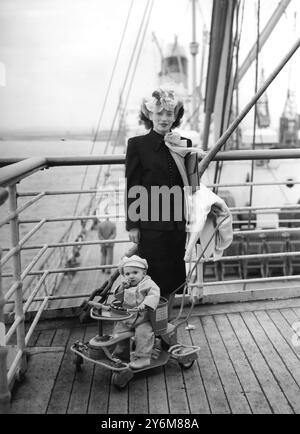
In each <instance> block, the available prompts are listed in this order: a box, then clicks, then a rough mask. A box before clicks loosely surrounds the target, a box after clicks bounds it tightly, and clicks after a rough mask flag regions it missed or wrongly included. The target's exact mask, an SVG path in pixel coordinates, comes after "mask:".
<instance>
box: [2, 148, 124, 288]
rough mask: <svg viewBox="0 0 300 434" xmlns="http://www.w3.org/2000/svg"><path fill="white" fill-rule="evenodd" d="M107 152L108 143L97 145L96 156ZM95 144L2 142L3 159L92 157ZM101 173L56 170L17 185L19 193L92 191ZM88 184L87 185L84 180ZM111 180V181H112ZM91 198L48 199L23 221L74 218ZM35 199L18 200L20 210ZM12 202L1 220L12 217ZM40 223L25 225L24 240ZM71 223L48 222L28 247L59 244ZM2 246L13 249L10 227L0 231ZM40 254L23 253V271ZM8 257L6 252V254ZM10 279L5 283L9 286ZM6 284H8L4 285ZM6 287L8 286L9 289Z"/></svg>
mask: <svg viewBox="0 0 300 434" xmlns="http://www.w3.org/2000/svg"><path fill="white" fill-rule="evenodd" d="M105 148H106V142H96V143H95V146H94V149H93V154H98V155H99V154H103V153H104V151H105ZM91 150H92V144H91V142H90V141H86V140H66V141H61V140H32V141H27V140H12V141H1V142H0V156H1V158H5V157H18V158H19V157H20V156H21V157H33V156H62V155H63V156H75V155H76V156H78V155H80V156H87V155H91ZM112 152H113V151H112V148H111V147H109V148H108V153H112ZM122 152H123V149H120V148H117V149H116V153H122ZM114 170H115V168H114V167H112V168H111V174H112V175H111V178H113V176H114ZM98 171H99V166H89V167H88V168H86V166H72V167H56V168H51V169H45V170H41V171H39V172H37V173H34V174H33V175H31V176H29V177H27V178H26V179H24V180H23V181H22V182H20V183H19V184H18V185H17V189H18V192H19V193H21V192H22V193H25V192H40V191H61V190H73V189H81V188H84V189H89V188H93V187H94V186H95V180H96V177H97V174H98ZM84 177H85V181H84V183H83V179H84ZM111 178H110V179H111ZM90 197H91V195H90V194H84V195H81V196H80V201H79V204H78V203H77V200H78V195H77V194H72V195H55V196H46V197H43V198H42V199H40V200H39V201H38V202H37V203H35V204H34V205H32V206H30V208H28V209H26V210H25V211H24V212H22V213H21V216H20V219H21V220H25V219H26V220H27V219H38V220H40V219H42V218H57V217H61V216H72V215H73V214H74V210H75V208H76V207H77V208H78V210H81V209H82V208H83V207H84V206H85V204H87V203H88V200H89V198H90ZM30 198H31V197H21V198H19V200H18V206H20V205H22V204H23V203H24V202H27V201H28V200H29V199H30ZM8 211H9V210H8V202H6V203H5V204H4V205H3V206H2V207H1V208H0V220H2V219H3V218H4V217H5V216H6V215H7V213H8ZM36 224H37V223H26V224H25V223H21V224H20V238H23V237H24V235H25V234H26V233H27V232H28V231H29V230H30V229H32V228H33V227H34V226H35V225H36ZM68 226H69V222H48V223H46V224H44V225H43V226H42V229H41V230H40V231H38V232H37V233H36V234H34V235H33V236H32V237H31V238H30V239H29V240H28V242H26V244H25V246H26V245H33V244H45V243H53V242H55V241H58V240H59V238H60V237H61V236H62V234H63V233H64V232H65V230H66V229H67V227H68ZM0 246H1V248H2V249H8V248H10V247H11V240H10V230H9V226H8V225H5V226H3V227H2V228H0ZM36 253H37V250H27V251H25V252H22V256H21V259H22V268H23V269H24V267H26V265H27V264H28V263H29V262H30V260H31V259H32V258H33V257H34V256H35V255H36ZM3 254H5V251H4V252H3ZM2 271H3V273H4V274H5V273H10V272H11V260H10V261H8V263H7V264H6V265H4V267H3V270H2ZM9 280H10V279H4V281H6V284H8V281H9ZM4 283H5V282H4ZM6 284H5V285H4V286H7V285H6Z"/></svg>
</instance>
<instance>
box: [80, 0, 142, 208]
mask: <svg viewBox="0 0 300 434" xmlns="http://www.w3.org/2000/svg"><path fill="white" fill-rule="evenodd" d="M133 4H134V0H132V1H131V4H130V6H129V10H128V13H127V17H126V20H125V25H124V28H123V32H122V36H121V40H120V43H119V47H118V51H117V54H116V58H115V62H114V65H113V69H112V72H111V75H110V80H109V84H108V87H107V91H106V94H105V97H104V102H103V105H102V109H101V113H100V116H99V119H98V122H97V128H96V131H95V134H94V138H93V143H92V148H91V150H90V154H93V151H94V147H95V143H96V141H97V136H98V132H99V129H100V125H101V122H102V118H103V115H104V110H105V108H106V104H107V101H108V96H109V93H110V90H111V87H112V82H113V78H114V75H115V71H116V67H117V64H118V61H119V57H120V52H121V48H122V45H123V41H124V39H125V34H126V31H127V28H128V22H129V18H130V15H131V10H132V7H133ZM88 168H89V166H86V168H85V173H84V176H83V179H82V182H81V187H80V190H82V188H83V186H84V183H85V180H86V176H87V172H88ZM80 198H81V195H80V194H79V195H78V196H77V201H76V205H75V209H74V211H73V215H75V214H76V212H77V210H78V206H79V201H80Z"/></svg>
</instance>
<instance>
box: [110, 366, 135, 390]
mask: <svg viewBox="0 0 300 434" xmlns="http://www.w3.org/2000/svg"><path fill="white" fill-rule="evenodd" d="M132 377H133V373H132V372H131V370H130V369H126V370H125V371H121V372H113V374H112V377H111V381H112V384H113V385H114V386H115V387H116V388H117V389H120V390H121V389H124V388H125V387H126V386H127V384H128V383H129V381H130V380H131V378H132Z"/></svg>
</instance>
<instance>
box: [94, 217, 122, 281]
mask: <svg viewBox="0 0 300 434" xmlns="http://www.w3.org/2000/svg"><path fill="white" fill-rule="evenodd" d="M105 214H107V213H105ZM116 232H117V230H116V224H115V223H114V222H112V221H111V220H110V219H109V217H108V215H107V216H106V218H105V220H103V221H101V222H99V224H98V238H99V240H113V239H115V238H116ZM100 251H101V263H100V265H112V263H113V257H114V243H112V242H110V243H103V244H101V245H100ZM102 272H103V273H105V272H107V273H108V274H110V273H111V270H110V269H109V268H103V269H102Z"/></svg>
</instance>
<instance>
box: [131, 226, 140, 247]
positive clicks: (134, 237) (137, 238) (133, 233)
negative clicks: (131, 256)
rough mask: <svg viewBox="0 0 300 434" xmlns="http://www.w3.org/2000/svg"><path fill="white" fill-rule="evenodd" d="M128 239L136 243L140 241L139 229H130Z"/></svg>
mask: <svg viewBox="0 0 300 434" xmlns="http://www.w3.org/2000/svg"><path fill="white" fill-rule="evenodd" d="M129 239H130V241H131V242H133V243H135V244H138V243H139V241H140V230H139V229H130V231H129Z"/></svg>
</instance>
